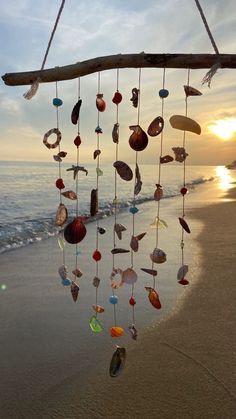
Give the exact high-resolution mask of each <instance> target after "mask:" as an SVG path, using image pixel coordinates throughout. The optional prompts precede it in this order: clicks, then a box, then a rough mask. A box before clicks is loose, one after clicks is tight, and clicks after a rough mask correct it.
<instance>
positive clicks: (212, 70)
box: [195, 0, 221, 87]
mask: <svg viewBox="0 0 236 419" xmlns="http://www.w3.org/2000/svg"><path fill="white" fill-rule="evenodd" d="M195 3H196V6H197V8H198V11H199V13H200V16H201V18H202V21H203V24H204V26H205V29H206V31H207V34H208V36H209V39H210V41H211V44H212V46H213V48H214V51H215V53H216V55H217V56H218V59H217V61H216V63H215V64H214V65H213V66H212V67H211V68H210V70H209V71H208V72H207V73H206V75H205V76H204V77H203V79H202V84H205V83H207V84H208V87H210V86H211V80H212V78H213V76H214V75H215V74H216V72H217V70H218V69H219V68H220V67H221V63H220V58H219V54H220V53H219V50H218V48H217V45H216V43H215V40H214V38H213V35H212V33H211V30H210V28H209V25H208V23H207V20H206V17H205V15H204V13H203V10H202V7H201V5H200V3H199V0H195Z"/></svg>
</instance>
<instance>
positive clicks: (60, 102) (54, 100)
mask: <svg viewBox="0 0 236 419" xmlns="http://www.w3.org/2000/svg"><path fill="white" fill-rule="evenodd" d="M52 103H53V105H54V106H61V105H62V104H63V102H62V100H61V99H59V98H58V97H54V99H53V101H52Z"/></svg>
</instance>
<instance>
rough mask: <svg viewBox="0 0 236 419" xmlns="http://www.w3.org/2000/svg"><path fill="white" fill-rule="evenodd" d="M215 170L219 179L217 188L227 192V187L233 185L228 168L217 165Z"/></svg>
mask: <svg viewBox="0 0 236 419" xmlns="http://www.w3.org/2000/svg"><path fill="white" fill-rule="evenodd" d="M215 170H216V176H217V178H218V181H219V188H220V189H221V190H222V191H225V192H227V191H228V190H229V189H231V188H233V187H234V186H235V185H234V184H233V182H234V179H233V177H232V176H231V174H230V171H229V169H227V168H226V167H225V166H217V167H216V169H215Z"/></svg>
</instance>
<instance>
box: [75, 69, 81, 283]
mask: <svg viewBox="0 0 236 419" xmlns="http://www.w3.org/2000/svg"><path fill="white" fill-rule="evenodd" d="M79 99H80V77H78V100H79ZM77 133H78V135H80V118H78V123H77ZM76 148H77V151H76V166H77V167H78V166H79V161H80V152H79V150H80V147H76ZM75 193H76V196H77V199H76V217H78V216H79V199H78V193H79V172H77V175H76V178H75ZM78 254H79V252H78V243H76V245H75V270H76V269H77V266H78ZM74 280H76V275H75V276H74Z"/></svg>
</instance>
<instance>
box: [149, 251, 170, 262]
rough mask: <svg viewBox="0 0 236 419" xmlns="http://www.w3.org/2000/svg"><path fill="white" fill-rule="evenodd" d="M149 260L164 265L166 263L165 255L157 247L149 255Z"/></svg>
mask: <svg viewBox="0 0 236 419" xmlns="http://www.w3.org/2000/svg"><path fill="white" fill-rule="evenodd" d="M150 258H151V261H152V262H153V263H164V262H165V261H166V254H165V252H163V250H161V249H158V248H157V247H156V248H155V249H154V250H153V252H152V253H150Z"/></svg>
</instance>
